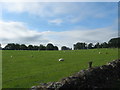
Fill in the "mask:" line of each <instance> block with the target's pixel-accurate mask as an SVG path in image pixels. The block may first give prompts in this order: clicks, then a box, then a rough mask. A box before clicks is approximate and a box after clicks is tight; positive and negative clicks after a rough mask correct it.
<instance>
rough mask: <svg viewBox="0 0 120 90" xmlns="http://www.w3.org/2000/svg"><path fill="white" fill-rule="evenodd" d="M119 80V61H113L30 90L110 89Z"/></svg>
mask: <svg viewBox="0 0 120 90" xmlns="http://www.w3.org/2000/svg"><path fill="white" fill-rule="evenodd" d="M116 80H120V59H118V60H113V61H112V62H109V63H107V64H106V65H103V66H100V67H94V68H89V69H86V70H81V71H80V72H78V73H76V74H74V75H72V76H69V77H66V78H63V79H61V81H59V82H49V83H42V84H41V85H38V86H33V87H32V88H31V89H32V90H46V89H49V90H62V89H67V90H69V89H73V90H75V89H77V90H79V89H82V88H110V87H111V85H110V83H111V82H113V81H116Z"/></svg>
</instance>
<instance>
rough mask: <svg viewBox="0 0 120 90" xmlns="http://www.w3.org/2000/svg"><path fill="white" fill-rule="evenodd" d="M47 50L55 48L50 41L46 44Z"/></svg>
mask: <svg viewBox="0 0 120 90" xmlns="http://www.w3.org/2000/svg"><path fill="white" fill-rule="evenodd" d="M46 50H54V46H53V44H51V43H48V44H47V46H46Z"/></svg>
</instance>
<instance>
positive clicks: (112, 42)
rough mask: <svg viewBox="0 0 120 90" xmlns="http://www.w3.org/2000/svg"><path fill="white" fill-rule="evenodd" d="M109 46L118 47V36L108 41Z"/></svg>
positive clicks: (119, 41) (119, 42) (119, 40)
mask: <svg viewBox="0 0 120 90" xmlns="http://www.w3.org/2000/svg"><path fill="white" fill-rule="evenodd" d="M108 44H109V47H114V48H120V37H118V38H112V39H111V40H109V41H108Z"/></svg>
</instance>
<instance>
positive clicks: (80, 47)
mask: <svg viewBox="0 0 120 90" xmlns="http://www.w3.org/2000/svg"><path fill="white" fill-rule="evenodd" d="M79 49H86V43H80V42H78V43H76V44H74V50H79Z"/></svg>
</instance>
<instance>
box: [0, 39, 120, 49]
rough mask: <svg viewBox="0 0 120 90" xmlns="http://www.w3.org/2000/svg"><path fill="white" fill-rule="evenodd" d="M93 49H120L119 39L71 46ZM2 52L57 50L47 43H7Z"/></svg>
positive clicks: (65, 47) (79, 43)
mask: <svg viewBox="0 0 120 90" xmlns="http://www.w3.org/2000/svg"><path fill="white" fill-rule="evenodd" d="M95 48H120V37H118V38H112V39H110V40H109V41H108V42H104V43H99V42H97V43H96V44H95V45H94V44H93V43H88V44H87V43H85V42H84V43H83V42H77V43H76V44H74V45H73V50H80V49H95ZM0 49H2V50H59V49H58V47H57V46H54V45H53V44H52V43H48V44H47V45H46V46H44V45H42V44H40V45H39V46H37V45H28V46H26V45H25V44H17V43H16V44H15V43H8V44H7V45H6V46H5V47H4V48H1V46H0ZM61 50H72V48H69V47H67V46H62V47H61Z"/></svg>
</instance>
